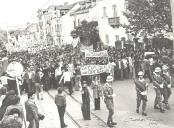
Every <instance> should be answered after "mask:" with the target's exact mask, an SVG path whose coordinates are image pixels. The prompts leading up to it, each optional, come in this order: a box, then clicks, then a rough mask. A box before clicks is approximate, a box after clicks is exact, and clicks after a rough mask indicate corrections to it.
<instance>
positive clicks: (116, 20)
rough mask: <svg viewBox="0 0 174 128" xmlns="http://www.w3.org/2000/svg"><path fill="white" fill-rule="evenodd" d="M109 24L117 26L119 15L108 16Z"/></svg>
mask: <svg viewBox="0 0 174 128" xmlns="http://www.w3.org/2000/svg"><path fill="white" fill-rule="evenodd" d="M108 22H109V25H111V26H112V27H119V25H120V17H112V18H108Z"/></svg>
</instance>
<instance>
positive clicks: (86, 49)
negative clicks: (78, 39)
mask: <svg viewBox="0 0 174 128" xmlns="http://www.w3.org/2000/svg"><path fill="white" fill-rule="evenodd" d="M80 51H81V52H86V51H90V52H92V51H93V45H90V46H85V45H81V47H80Z"/></svg>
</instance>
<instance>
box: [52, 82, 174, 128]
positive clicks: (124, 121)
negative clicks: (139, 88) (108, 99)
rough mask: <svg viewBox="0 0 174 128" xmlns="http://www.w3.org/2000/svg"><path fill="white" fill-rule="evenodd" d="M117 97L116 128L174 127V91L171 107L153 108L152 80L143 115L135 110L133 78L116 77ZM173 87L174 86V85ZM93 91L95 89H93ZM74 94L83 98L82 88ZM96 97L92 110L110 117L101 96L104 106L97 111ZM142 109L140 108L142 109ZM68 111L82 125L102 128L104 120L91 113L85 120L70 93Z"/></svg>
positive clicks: (83, 127) (90, 127)
mask: <svg viewBox="0 0 174 128" xmlns="http://www.w3.org/2000/svg"><path fill="white" fill-rule="evenodd" d="M113 88H114V92H115V93H116V97H115V99H114V108H115V114H114V121H116V122H117V123H118V125H117V126H116V127H117V128H173V127H174V118H173V117H174V102H172V101H174V95H173V94H172V96H171V98H170V100H169V103H170V106H171V109H170V110H166V112H165V113H160V112H159V110H154V109H153V103H154V99H155V92H154V90H153V86H152V84H149V90H148V105H147V114H148V116H147V117H144V116H142V115H141V112H140V114H137V113H136V112H135V110H136V91H135V85H134V83H133V80H124V81H116V82H114V84H113ZM172 91H174V89H172ZM90 92H91V94H92V90H90ZM49 93H50V94H51V95H52V96H55V94H56V93H57V91H56V90H51V91H49ZM72 96H73V98H75V99H76V100H77V101H79V102H81V94H80V92H77V91H75V92H74V93H73V95H72ZM92 101H93V100H91V112H92V113H94V114H95V115H97V116H98V117H100V119H102V120H103V121H105V122H106V121H107V116H108V111H107V109H106V106H105V104H104V102H103V100H102V102H101V110H99V111H94V105H93V102H92ZM140 110H141V109H140ZM67 111H68V112H69V113H70V114H71V116H72V117H73V118H74V119H75V120H76V121H77V122H78V123H79V124H80V126H82V128H102V127H105V128H106V126H105V124H104V123H103V122H102V121H101V120H98V119H97V118H95V117H94V116H92V117H91V120H90V121H84V120H83V117H82V114H81V108H80V105H79V103H77V102H76V101H75V100H73V99H72V98H71V97H70V96H68V95H67Z"/></svg>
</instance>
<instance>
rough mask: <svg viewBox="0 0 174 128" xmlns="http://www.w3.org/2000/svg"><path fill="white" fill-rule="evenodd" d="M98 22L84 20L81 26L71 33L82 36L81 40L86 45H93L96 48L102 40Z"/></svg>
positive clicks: (74, 36) (75, 36)
mask: <svg viewBox="0 0 174 128" xmlns="http://www.w3.org/2000/svg"><path fill="white" fill-rule="evenodd" d="M97 26H98V23H97V22H95V21H91V22H87V21H85V20H84V21H82V22H81V26H78V27H77V28H75V29H74V30H73V31H72V32H71V35H72V36H73V38H77V37H80V42H81V43H82V44H84V45H88V46H89V45H91V44H92V45H93V47H94V49H96V48H97V42H98V41H99V40H100V38H99V32H98V30H97Z"/></svg>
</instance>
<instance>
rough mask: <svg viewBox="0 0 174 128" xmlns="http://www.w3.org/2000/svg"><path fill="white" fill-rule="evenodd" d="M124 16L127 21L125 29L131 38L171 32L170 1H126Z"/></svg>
mask: <svg viewBox="0 0 174 128" xmlns="http://www.w3.org/2000/svg"><path fill="white" fill-rule="evenodd" d="M124 15H125V16H126V17H127V19H128V21H129V25H125V28H126V30H127V32H128V33H131V34H132V35H133V36H137V34H141V33H145V34H146V35H147V34H149V35H153V34H155V33H161V32H171V31H172V16H171V8H170V0H128V8H127V11H126V12H124Z"/></svg>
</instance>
